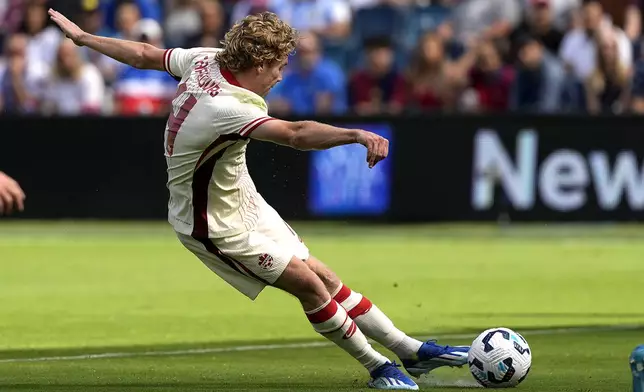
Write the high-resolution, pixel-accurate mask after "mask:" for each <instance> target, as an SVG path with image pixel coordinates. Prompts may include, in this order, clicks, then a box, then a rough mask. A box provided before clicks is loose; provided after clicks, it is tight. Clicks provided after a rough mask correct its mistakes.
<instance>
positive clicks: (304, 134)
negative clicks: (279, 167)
mask: <svg viewBox="0 0 644 392" xmlns="http://www.w3.org/2000/svg"><path fill="white" fill-rule="evenodd" d="M250 137H251V138H253V139H258V140H264V141H270V142H273V143H277V144H281V145H284V146H289V147H292V148H295V149H298V150H326V149H329V148H333V147H337V146H342V145H345V144H353V143H359V144H362V145H363V146H365V147H366V148H367V163H368V164H369V167H373V166H375V165H376V163H378V162H380V161H382V160H383V159H385V158H386V157H387V155H388V154H389V141H388V140H387V139H385V138H383V137H381V136H379V135H376V134H375V133H372V132H368V131H364V130H361V129H345V128H338V127H334V126H331V125H327V124H322V123H319V122H315V121H297V122H289V121H281V120H273V121H267V122H265V123H264V124H262V125H260V126H259V127H258V128H257V129H255V130H254V131H253V133H252V134H251V135H250Z"/></svg>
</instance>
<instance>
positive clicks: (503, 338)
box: [468, 328, 532, 388]
mask: <svg viewBox="0 0 644 392" xmlns="http://www.w3.org/2000/svg"><path fill="white" fill-rule="evenodd" d="M468 363H469V366H470V372H471V373H472V375H473V376H474V378H475V379H476V381H478V382H479V384H481V385H483V386H484V387H486V388H511V387H516V386H517V385H519V384H520V383H521V382H522V381H523V380H525V378H526V377H527V376H528V372H530V366H532V351H531V350H530V346H529V345H528V342H527V341H526V340H525V338H524V337H523V336H521V335H519V334H518V333H516V332H514V331H513V330H511V329H508V328H491V329H488V330H486V331H483V333H481V334H480V335H479V336H478V337H477V338H476V339H474V342H473V343H472V347H471V348H470V352H469V355H468Z"/></svg>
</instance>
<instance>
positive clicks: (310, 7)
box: [269, 0, 351, 40]
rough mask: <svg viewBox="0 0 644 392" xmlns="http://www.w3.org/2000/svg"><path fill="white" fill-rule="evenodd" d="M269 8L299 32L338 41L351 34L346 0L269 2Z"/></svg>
mask: <svg viewBox="0 0 644 392" xmlns="http://www.w3.org/2000/svg"><path fill="white" fill-rule="evenodd" d="M269 7H270V9H271V10H273V12H275V13H276V14H277V15H278V16H279V17H280V18H281V19H283V20H284V21H285V22H287V23H289V24H290V25H291V26H293V27H294V28H295V29H297V30H299V31H310V32H313V33H316V34H317V35H319V36H320V37H321V38H323V39H332V40H338V39H343V38H346V37H347V36H349V34H350V33H351V6H350V5H349V3H347V2H346V0H270V2H269Z"/></svg>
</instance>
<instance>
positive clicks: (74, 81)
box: [42, 39, 105, 116]
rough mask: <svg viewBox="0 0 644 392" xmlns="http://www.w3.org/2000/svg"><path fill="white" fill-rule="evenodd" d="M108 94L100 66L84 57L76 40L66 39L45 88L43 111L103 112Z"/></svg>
mask: <svg viewBox="0 0 644 392" xmlns="http://www.w3.org/2000/svg"><path fill="white" fill-rule="evenodd" d="M104 95H105V86H104V83H103V78H102V77H101V74H100V72H99V70H98V68H96V67H95V66H94V65H92V64H90V63H86V62H84V61H83V60H82V57H81V56H80V53H79V50H78V48H77V47H76V45H75V44H74V42H72V41H71V40H68V39H65V40H63V42H61V44H60V46H59V48H58V55H57V56H56V64H55V66H54V67H53V68H52V74H51V76H50V79H49V83H48V84H47V88H46V90H45V94H44V99H43V104H42V111H43V112H44V113H46V114H58V115H63V116H75V115H82V114H100V113H101V109H102V107H103V96H104Z"/></svg>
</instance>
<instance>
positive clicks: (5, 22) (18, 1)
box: [0, 0, 25, 51]
mask: <svg viewBox="0 0 644 392" xmlns="http://www.w3.org/2000/svg"><path fill="white" fill-rule="evenodd" d="M24 8H25V6H24V0H0V51H2V50H3V48H2V44H4V42H5V38H6V37H7V36H8V34H12V33H14V32H15V31H16V29H17V28H18V27H19V25H20V22H21V21H22V18H23V11H24Z"/></svg>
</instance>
